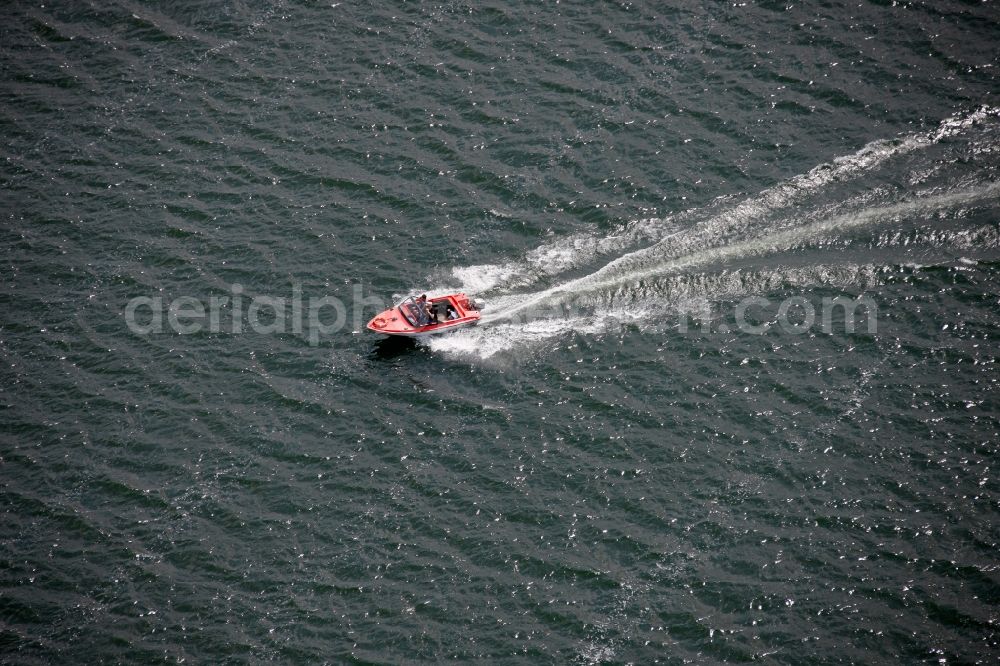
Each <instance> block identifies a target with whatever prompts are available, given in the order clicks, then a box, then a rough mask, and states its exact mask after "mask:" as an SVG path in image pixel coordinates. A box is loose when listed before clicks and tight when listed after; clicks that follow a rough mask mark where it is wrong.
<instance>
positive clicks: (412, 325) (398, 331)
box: [368, 294, 483, 338]
mask: <svg viewBox="0 0 1000 666" xmlns="http://www.w3.org/2000/svg"><path fill="white" fill-rule="evenodd" d="M482 308H483V302H482V301H480V300H478V299H474V298H469V297H468V296H466V295H465V294H448V295H446V296H435V297H433V298H427V299H425V300H423V297H416V296H410V297H408V298H406V300H404V301H403V302H401V303H399V304H398V305H396V306H395V307H391V308H389V309H388V310H386V311H384V312H380V313H379V314H377V315H375V316H374V317H372V320H371V321H370V322H368V330H369V331H374V332H375V333H382V334H383V335H400V336H403V337H407V338H422V337H424V336H427V335H435V334H437V333H446V332H448V331H454V330H456V329H459V328H465V327H466V326H475V325H476V324H478V323H479V317H480V316H481V315H480V312H479V311H480V310H482Z"/></svg>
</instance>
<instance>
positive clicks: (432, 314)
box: [417, 294, 441, 324]
mask: <svg viewBox="0 0 1000 666" xmlns="http://www.w3.org/2000/svg"><path fill="white" fill-rule="evenodd" d="M417 305H419V306H420V308H421V309H422V310H423V311H424V313H425V314H426V315H427V320H428V322H429V323H431V324H439V323H441V322H439V321H438V316H437V312H436V311H435V310H434V308H432V307H431V304H430V303H428V302H427V294H420V298H418V299H417Z"/></svg>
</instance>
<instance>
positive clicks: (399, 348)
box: [368, 337, 419, 361]
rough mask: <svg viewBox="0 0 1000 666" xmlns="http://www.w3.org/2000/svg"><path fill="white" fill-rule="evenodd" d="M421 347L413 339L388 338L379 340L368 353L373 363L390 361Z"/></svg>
mask: <svg viewBox="0 0 1000 666" xmlns="http://www.w3.org/2000/svg"><path fill="white" fill-rule="evenodd" d="M418 347H419V345H418V344H417V341H416V340H415V339H413V338H401V337H388V338H384V339H382V340H378V341H377V342H375V344H374V345H373V346H372V350H371V351H370V352H368V358H369V359H371V360H373V361H389V360H392V359H394V358H398V357H400V356H402V355H404V354H408V353H410V352H413V351H415V350H416V349H417V348H418Z"/></svg>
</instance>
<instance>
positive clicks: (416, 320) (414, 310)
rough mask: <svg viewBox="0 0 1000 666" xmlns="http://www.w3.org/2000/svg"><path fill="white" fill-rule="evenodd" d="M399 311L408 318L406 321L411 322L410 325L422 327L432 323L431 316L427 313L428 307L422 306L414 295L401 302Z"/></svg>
mask: <svg viewBox="0 0 1000 666" xmlns="http://www.w3.org/2000/svg"><path fill="white" fill-rule="evenodd" d="M399 311H400V312H401V313H402V314H403V317H404V318H406V321H407V322H409V324H410V326H415V327H420V326H426V325H427V324H429V323H430V319H431V318H430V315H428V314H427V310H426V308H423V307H421V305H420V303H418V302H417V299H415V298H414V297H413V296H410V297H409V298H407V299H406V300H405V301H403V302H402V303H400V304H399Z"/></svg>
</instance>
